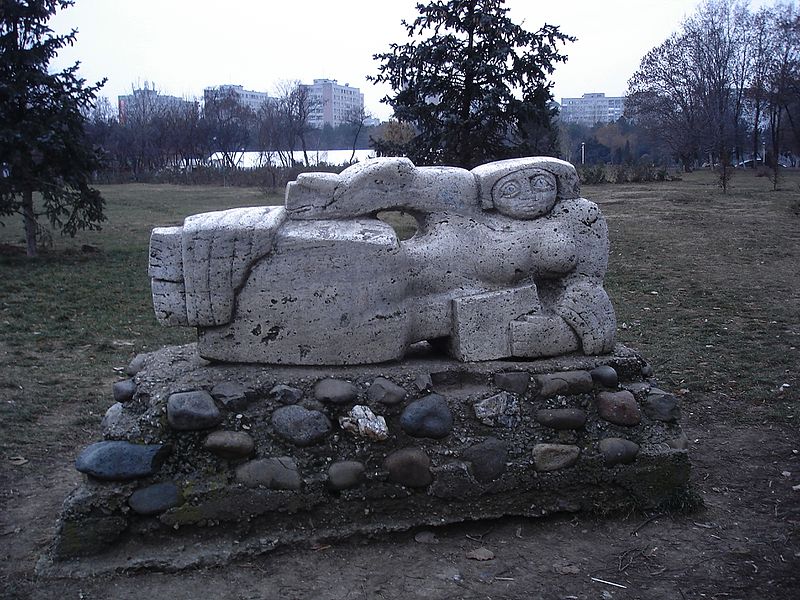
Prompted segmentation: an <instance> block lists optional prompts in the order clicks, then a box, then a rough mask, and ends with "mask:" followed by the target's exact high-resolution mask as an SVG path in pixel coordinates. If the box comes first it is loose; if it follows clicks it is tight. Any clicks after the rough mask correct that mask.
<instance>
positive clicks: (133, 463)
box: [75, 441, 170, 481]
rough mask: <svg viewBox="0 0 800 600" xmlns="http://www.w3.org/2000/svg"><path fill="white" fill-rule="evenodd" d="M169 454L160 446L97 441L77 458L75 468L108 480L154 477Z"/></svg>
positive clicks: (168, 450) (168, 449)
mask: <svg viewBox="0 0 800 600" xmlns="http://www.w3.org/2000/svg"><path fill="white" fill-rule="evenodd" d="M169 453H170V448H169V446H165V445H163V444H132V443H130V442H123V441H112V442H97V443H94V444H91V445H90V446H87V447H86V448H84V449H83V451H82V452H81V453H80V454H79V455H78V458H77V459H76V461H75V468H76V469H78V471H80V472H81V473H86V474H87V475H91V476H92V477H94V478H96V479H103V480H107V481H125V480H129V479H139V478H141V477H147V476H148V475H153V474H154V473H155V472H156V471H158V469H159V467H161V464H162V463H163V462H164V460H166V458H167V456H168V455H169Z"/></svg>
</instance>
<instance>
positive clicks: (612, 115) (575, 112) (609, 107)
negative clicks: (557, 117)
mask: <svg viewBox="0 0 800 600" xmlns="http://www.w3.org/2000/svg"><path fill="white" fill-rule="evenodd" d="M624 112H625V97H624V96H623V97H619V96H606V95H605V94H601V93H590V94H584V95H583V96H582V97H581V98H561V120H562V121H564V122H565V123H580V124H581V125H586V126H587V127H592V126H593V125H595V124H597V123H613V122H614V121H616V120H617V119H619V118H620V117H621V116H622V115H623V113H624Z"/></svg>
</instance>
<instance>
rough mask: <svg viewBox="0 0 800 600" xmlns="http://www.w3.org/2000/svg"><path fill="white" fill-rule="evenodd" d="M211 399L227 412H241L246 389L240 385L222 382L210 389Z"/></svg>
mask: <svg viewBox="0 0 800 600" xmlns="http://www.w3.org/2000/svg"><path fill="white" fill-rule="evenodd" d="M211 397H212V398H214V400H216V401H217V402H219V403H220V404H222V406H224V407H225V408H227V409H228V410H242V409H244V408H245V407H246V406H247V404H248V402H247V388H245V387H244V386H243V385H242V384H241V383H236V382H233V381H223V382H222V383H218V384H217V385H215V386H214V387H213V388H211Z"/></svg>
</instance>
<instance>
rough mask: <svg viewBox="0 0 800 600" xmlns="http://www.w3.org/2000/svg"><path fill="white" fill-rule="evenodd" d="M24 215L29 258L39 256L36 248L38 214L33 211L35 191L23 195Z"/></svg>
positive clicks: (26, 191) (25, 192) (27, 191)
mask: <svg viewBox="0 0 800 600" xmlns="http://www.w3.org/2000/svg"><path fill="white" fill-rule="evenodd" d="M22 214H23V219H24V221H25V242H26V244H27V254H28V256H37V255H38V254H39V252H38V249H37V247H36V213H35V212H34V211H33V190H30V189H28V190H25V191H24V192H23V193H22Z"/></svg>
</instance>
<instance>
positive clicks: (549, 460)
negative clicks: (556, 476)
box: [533, 444, 581, 471]
mask: <svg viewBox="0 0 800 600" xmlns="http://www.w3.org/2000/svg"><path fill="white" fill-rule="evenodd" d="M580 455H581V449H580V448H578V446H572V445H568V444H536V445H535V446H534V447H533V466H534V467H535V468H536V470H537V471H557V470H559V469H566V468H567V467H571V466H572V465H574V464H575V463H576V462H578V457H579V456H580Z"/></svg>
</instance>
